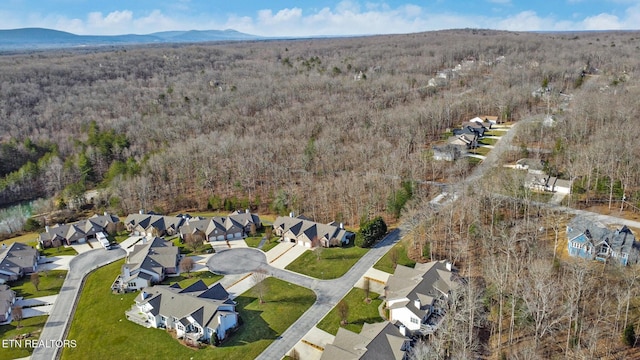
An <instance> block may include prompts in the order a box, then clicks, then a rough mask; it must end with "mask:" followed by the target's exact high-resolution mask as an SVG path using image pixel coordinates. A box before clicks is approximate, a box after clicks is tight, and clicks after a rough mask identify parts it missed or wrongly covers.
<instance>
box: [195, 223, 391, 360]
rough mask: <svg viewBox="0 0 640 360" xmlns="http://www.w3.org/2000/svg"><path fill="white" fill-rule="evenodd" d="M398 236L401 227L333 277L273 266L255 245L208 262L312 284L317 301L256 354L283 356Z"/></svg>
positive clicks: (217, 268)
mask: <svg viewBox="0 0 640 360" xmlns="http://www.w3.org/2000/svg"><path fill="white" fill-rule="evenodd" d="M398 240H400V230H394V231H392V232H390V233H389V234H388V235H387V236H386V237H385V238H384V239H383V240H382V241H380V242H379V243H378V244H377V245H376V246H375V247H373V248H371V249H370V250H369V251H368V252H367V253H366V254H365V255H364V256H362V257H361V258H360V260H358V262H357V263H356V264H355V265H353V267H351V269H350V270H349V271H348V272H347V273H346V274H345V275H343V276H342V277H340V278H338V279H333V280H318V279H315V278H312V277H309V276H305V275H301V274H298V273H294V272H291V271H288V270H282V269H278V268H274V267H272V266H270V265H268V264H267V262H266V257H265V256H264V253H262V252H261V251H259V250H255V249H233V250H226V251H223V252H220V253H219V254H216V255H214V256H212V257H211V259H209V262H208V263H207V266H209V268H210V269H211V271H213V272H216V273H226V274H237V273H241V272H242V273H246V272H247V269H248V268H250V269H253V270H256V269H258V268H262V269H264V270H266V271H267V272H268V273H269V275H271V276H273V277H276V278H278V279H281V280H284V281H287V282H290V283H292V284H296V285H299V286H303V287H306V288H309V289H311V290H313V291H314V292H315V293H316V301H315V303H314V304H313V305H311V307H310V308H309V309H308V310H307V311H306V312H305V313H304V314H302V316H301V317H300V318H298V320H296V322H294V323H293V324H292V325H291V326H290V327H289V328H288V329H287V330H286V331H285V332H284V333H282V336H281V337H280V338H279V339H278V340H276V341H274V342H273V343H271V345H269V347H267V348H266V349H265V350H264V351H263V352H262V354H260V356H258V357H257V358H256V359H261V360H273V359H281V358H282V357H283V356H285V355H286V354H287V352H288V351H289V350H290V349H292V348H293V347H294V346H295V345H296V344H297V343H298V341H300V340H302V338H303V337H304V336H305V335H306V334H307V332H309V330H311V329H312V328H313V327H314V326H316V324H317V323H318V322H320V320H322V318H323V317H325V315H327V313H328V312H329V311H331V309H333V307H334V306H335V305H336V304H337V303H338V302H339V301H340V300H341V299H342V298H343V297H344V296H345V295H346V294H347V293H348V292H349V291H350V290H351V289H352V288H353V286H354V285H355V284H356V282H357V281H358V280H360V278H361V277H362V276H363V275H364V274H365V272H367V270H369V268H371V266H373V265H374V264H375V263H376V262H377V261H378V260H380V258H381V257H382V256H383V255H384V254H386V253H387V251H389V249H391V247H393V245H395V243H396V242H398ZM223 259H224V261H223ZM223 264H225V265H223ZM244 266H247V267H244Z"/></svg>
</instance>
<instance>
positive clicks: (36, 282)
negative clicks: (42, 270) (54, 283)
mask: <svg viewBox="0 0 640 360" xmlns="http://www.w3.org/2000/svg"><path fill="white" fill-rule="evenodd" d="M30 280H31V283H32V284H33V286H34V287H35V288H36V291H38V290H39V289H38V286H39V285H40V274H38V273H37V272H34V273H32V274H31V276H30Z"/></svg>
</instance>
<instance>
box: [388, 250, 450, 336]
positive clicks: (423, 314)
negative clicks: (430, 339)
mask: <svg viewBox="0 0 640 360" xmlns="http://www.w3.org/2000/svg"><path fill="white" fill-rule="evenodd" d="M462 283H463V280H462V279H461V278H460V277H459V276H458V275H457V273H456V272H454V271H453V270H452V266H451V263H449V262H448V261H445V260H443V261H432V262H429V263H425V264H416V266H415V268H410V267H407V266H402V265H397V266H396V270H395V272H394V274H393V275H391V276H390V277H389V279H388V280H387V285H386V286H385V306H386V307H387V308H388V309H389V321H391V322H400V323H402V325H404V326H405V328H406V330H408V332H411V333H416V334H420V335H428V334H432V333H434V332H435V331H436V330H437V328H438V326H439V324H440V322H441V321H442V319H443V318H444V309H443V307H442V306H441V301H446V300H447V299H448V297H449V295H450V294H451V292H452V291H453V290H455V289H457V288H458V287H459V286H460V285H461V284H462Z"/></svg>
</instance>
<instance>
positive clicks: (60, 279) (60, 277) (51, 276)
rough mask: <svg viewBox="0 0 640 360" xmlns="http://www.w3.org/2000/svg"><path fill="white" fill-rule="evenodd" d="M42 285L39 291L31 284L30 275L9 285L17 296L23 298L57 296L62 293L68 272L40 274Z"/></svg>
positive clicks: (53, 271)
mask: <svg viewBox="0 0 640 360" xmlns="http://www.w3.org/2000/svg"><path fill="white" fill-rule="evenodd" d="M39 274H40V284H39V285H38V290H36V287H35V286H33V284H32V283H31V278H30V276H29V275H27V276H24V277H22V279H19V280H16V281H12V282H10V283H9V286H11V289H12V290H13V291H15V292H16V296H22V297H24V298H34V297H40V296H49V295H55V294H58V293H59V292H60V289H61V288H62V284H63V283H64V279H65V277H66V276H67V271H66V270H50V271H46V272H40V273H39Z"/></svg>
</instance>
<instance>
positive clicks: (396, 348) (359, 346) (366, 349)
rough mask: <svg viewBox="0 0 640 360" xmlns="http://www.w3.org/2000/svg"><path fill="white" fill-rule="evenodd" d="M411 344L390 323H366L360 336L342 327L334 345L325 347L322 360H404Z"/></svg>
mask: <svg viewBox="0 0 640 360" xmlns="http://www.w3.org/2000/svg"><path fill="white" fill-rule="evenodd" d="M409 343H410V339H409V338H407V337H406V336H404V335H402V334H401V333H400V330H398V328H397V327H395V326H394V325H393V324H391V323H390V322H381V323H376V324H367V323H365V324H364V325H363V326H362V330H361V331H360V334H356V333H354V332H352V331H349V330H347V329H345V328H342V327H341V328H339V329H338V333H337V334H336V337H335V339H334V341H333V344H329V345H327V346H325V349H324V351H323V353H322V357H321V359H330V360H333V359H341V360H355V359H362V360H365V359H366V360H393V359H395V360H402V359H404V357H405V353H406V352H407V351H408V350H409Z"/></svg>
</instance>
